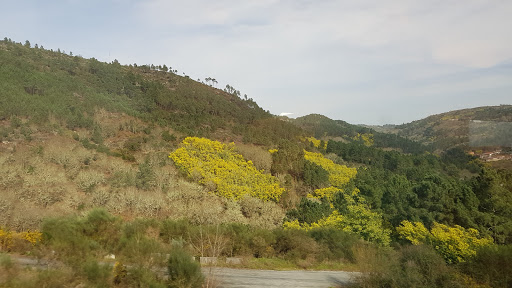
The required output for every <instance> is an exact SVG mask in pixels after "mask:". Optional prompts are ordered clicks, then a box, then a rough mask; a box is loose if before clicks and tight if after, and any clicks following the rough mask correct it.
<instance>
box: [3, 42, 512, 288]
mask: <svg viewBox="0 0 512 288" xmlns="http://www.w3.org/2000/svg"><path fill="white" fill-rule="evenodd" d="M0 64H1V65H0V79H1V80H2V81H0V195H1V197H0V219H1V220H0V251H2V252H3V251H8V252H11V251H13V252H18V253H27V254H35V255H45V257H55V258H56V259H57V260H59V261H62V262H63V263H64V265H67V267H68V268H69V270H66V269H64V270H65V271H64V272H61V274H58V276H59V277H55V279H59V281H61V282H59V283H66V282H68V280H69V279H78V280H69V281H74V282H73V283H74V284H77V286H78V285H80V284H84V283H88V284H90V285H91V286H94V285H96V284H98V285H99V284H101V283H107V282H108V283H111V284H112V283H114V284H112V285H114V286H116V285H118V284H119V283H121V284H122V285H121V287H133V286H137V285H139V286H142V287H146V286H148V287H149V286H152V285H153V284H155V283H157V284H158V285H157V286H154V287H163V286H169V285H170V284H169V282H166V280H164V279H162V278H160V277H158V276H157V275H156V274H155V273H153V272H152V271H154V270H155V266H156V267H157V269H160V271H161V269H162V267H164V266H165V265H168V267H169V272H170V273H171V274H172V273H174V272H172V271H174V270H173V267H174V266H173V265H174V264H176V263H177V264H176V266H179V267H185V268H186V267H189V268H190V269H196V270H197V267H196V268H194V267H195V266H194V265H193V264H190V263H189V264H190V265H191V266H187V265H188V264H187V265H185V266H181V264H180V263H188V262H190V258H191V257H190V255H187V254H186V253H191V254H192V255H195V256H215V257H221V258H222V259H226V258H231V257H234V256H237V257H238V256H239V257H243V259H244V261H242V262H243V265H245V267H256V268H262V267H263V268H265V269H268V268H269V267H277V268H280V269H282V268H283V267H286V268H290V267H292V268H301V269H345V268H346V267H351V269H353V267H354V266H356V267H358V269H363V270H364V269H367V267H368V266H365V265H369V266H372V267H382V266H383V265H380V264H379V262H378V261H384V262H386V263H388V262H389V263H390V264H389V265H388V266H385V267H384V268H382V269H388V270H385V271H379V272H378V273H369V274H364V276H361V277H363V278H364V277H373V276H372V275H381V276H382V277H395V276H393V275H394V274H397V273H394V271H399V273H398V275H400V276H396V277H402V278H401V279H399V280H400V281H402V282H400V281H399V282H397V283H412V282H411V281H413V280H414V279H416V278H417V277H419V276H418V273H420V272H418V271H423V270H425V271H427V270H428V271H431V270H430V269H434V268H435V269H438V270H436V271H437V272H436V273H439V275H437V274H436V275H423V276H422V277H425V278H426V279H425V281H424V283H430V284H427V285H426V286H427V287H429V286H432V285H433V283H440V282H439V281H441V282H442V283H444V284H443V285H438V286H441V287H454V286H453V285H454V283H455V282H460V281H459V279H462V278H461V277H464V279H466V278H467V279H469V280H468V281H470V280H471V281H473V280H472V279H473V278H471V277H479V276H474V275H478V274H477V273H480V272H482V271H483V270H482V269H479V268H478V269H476V268H475V269H476V270H474V271H469V272H468V271H465V270H464V271H465V272H460V271H459V270H456V269H452V268H453V266H454V265H461V266H460V267H461V269H462V268H463V267H477V265H479V264H480V262H475V263H476V264H471V265H473V266H462V265H463V264H461V263H465V262H470V261H473V260H472V259H477V258H474V257H476V256H478V255H480V254H478V253H480V252H479V251H480V249H481V248H489V249H494V248H495V247H500V248H496V249H502V248H501V247H504V248H503V249H505V252H503V253H505V255H508V254H506V253H508V252H506V249H508V247H510V245H511V244H512V225H511V223H512V222H511V219H512V199H511V195H512V186H511V185H512V182H511V181H510V180H511V179H512V173H511V172H510V171H507V170H498V169H493V168H492V167H491V166H489V165H488V163H485V162H484V161H482V160H481V159H479V158H478V157H476V156H475V155H470V154H467V153H465V151H464V150H463V149H459V148H458V147H455V149H453V148H452V147H453V146H457V145H458V144H459V142H457V141H463V140H464V137H466V138H467V137H468V136H467V135H466V136H464V134H463V132H461V131H462V130H463V129H467V128H464V126H463V125H464V124H463V123H466V122H468V123H469V121H470V120H473V123H483V122H475V121H474V120H475V119H476V118H479V119H483V120H481V121H498V120H499V121H505V120H507V121H508V120H510V118H509V117H510V106H503V107H502V106H500V107H483V108H478V109H471V110H468V111H466V110H463V111H466V112H461V111H458V112H449V113H446V114H442V116H440V115H434V116H431V117H429V118H427V119H424V120H419V121H416V122H413V123H411V124H407V125H403V126H398V127H395V128H393V129H395V130H394V133H384V132H379V131H376V130H375V129H372V128H368V127H362V126H356V125H351V124H349V123H346V122H344V121H341V120H331V119H329V118H327V117H325V116H322V115H317V114H312V115H308V116H304V117H300V118H298V119H287V118H282V117H277V116H274V115H271V114H270V113H268V112H266V111H265V110H264V109H262V108H260V107H259V106H258V105H257V103H256V102H255V101H253V100H252V99H251V98H248V97H244V98H243V99H242V98H241V97H240V92H239V91H238V90H236V89H235V88H233V87H231V86H230V85H227V86H226V88H225V89H223V90H220V89H217V88H215V87H213V84H214V83H215V81H213V80H212V79H211V78H207V79H205V81H206V82H209V83H211V84H212V85H207V84H204V83H202V81H201V80H198V81H195V80H192V79H190V78H189V77H187V76H179V75H177V71H176V70H173V69H172V68H171V69H170V71H169V68H168V67H167V66H166V65H156V66H155V65H153V64H151V65H136V64H131V65H121V64H120V63H118V61H113V62H112V63H103V62H100V61H97V60H96V59H94V58H92V59H84V58H83V57H80V56H72V55H71V53H69V54H66V53H64V52H63V51H60V49H58V50H57V51H52V50H46V49H43V48H42V47H31V45H30V43H29V42H28V41H27V42H26V43H25V44H24V45H23V44H21V43H15V42H12V41H11V40H10V39H4V41H0ZM500 109H501V110H500ZM450 117H453V118H450ZM493 117H494V118H493ZM465 121H466V122H465ZM447 123H448V124H447ZM454 123H455V124H454ZM456 124H457V125H456ZM483 124H485V125H489V123H487V122H485V123H483ZM485 125H484V126H478V125H477V126H476V127H474V128H475V130H474V131H475V135H480V136H481V137H480V138H479V139H491V136H492V135H487V134H486V133H487V132H486V131H487V130H489V129H488V127H490V126H485ZM482 127H483V128H482ZM486 127H487V128H486ZM499 129H501V130H499ZM492 130H499V131H503V132H502V133H501V134H503V135H508V134H506V132H507V131H508V130H507V127H506V126H505V127H502V126H499V127H494V128H492ZM426 131H431V132H426ZM429 133H434V134H432V135H437V136H436V138H432V137H431V139H430V140H429V141H430V142H429V141H426V140H424V139H426V138H425V137H426V136H425V135H430V134H429ZM435 133H438V134H435ZM420 135H422V136H421V137H420ZM482 135H483V136H485V137H483V136H482ZM422 137H423V138H422ZM507 137H508V136H507ZM414 139H417V140H422V139H423V140H424V141H423V140H422V141H423V142H424V143H423V144H422V143H419V142H416V141H414ZM434 140H435V141H434ZM443 141H444V142H443ZM468 141H469V140H468ZM485 141H491V140H485ZM493 141H494V140H493ZM460 143H464V142H460ZM448 144H449V145H448ZM443 145H446V146H443ZM443 147H444V148H443ZM445 148H450V149H445ZM434 149H435V151H434ZM453 235H455V236H453ZM410 244H414V246H411V245H410ZM496 244H498V245H496ZM391 247H393V249H390V248H391ZM411 247H413V248H411ZM181 249H183V250H186V252H183V251H181ZM51 251H56V252H51ZM169 251H170V252H171V254H169V255H171V256H169V257H170V258H169V259H167V258H165V257H162V255H166V254H168V253H169ZM177 251H178V252H177ZM179 251H181V252H179ZM482 251H483V250H482ZM489 251H490V250H489ZM492 251H494V250H492ZM492 251H491V252H492ZM496 251H501V250H496ZM491 252H488V253H490V254H484V256H482V257H497V256H496V255H501V254H503V253H501V252H499V253H498V252H496V254H492V253H494V252H492V253H491ZM112 253H113V254H116V255H117V257H118V258H117V259H118V261H119V262H118V263H117V264H116V265H117V266H115V267H117V268H115V269H114V270H112V269H111V267H109V266H108V267H107V266H104V265H100V264H99V262H98V261H100V260H101V261H103V260H102V259H103V257H104V255H110V254H112ZM173 253H176V254H173ZM180 253H181V254H180ZM486 253H487V252H486ZM54 254H55V255H54ZM180 255H181V256H180ZM411 255H412V256H411ZM488 255H491V256H488ZM0 256H1V257H3V255H0ZM377 256H378V257H377ZM166 257H167V256H166ZM176 257H177V258H176ZM180 257H181V258H180ZM411 257H413V259H412V260H411ZM414 257H416V258H414ZM423 257H428V259H430V260H432V261H430V260H429V263H428V264H424V263H423V261H422V260H423ZM2 259H3V258H2ZM84 259H86V260H85V261H84ZM484 260H485V259H484ZM484 260H478V261H484ZM172 261H176V263H174V264H173V262H172ZM474 261H476V260H474ZM508 261H510V259H509V260H508ZM7 262H8V261H7V260H2V262H1V263H7ZM122 262H126V263H128V264H129V265H128V266H126V267H125V266H123V264H122ZM1 263H0V264H1ZM368 263H370V264H368ZM403 263H408V265H406V266H407V267H405V266H404V265H402V264H403ZM432 263H434V264H432ZM135 264H137V265H135ZM139 264H140V265H139ZM196 264H197V263H196ZM409 264H411V265H409ZM415 265H427V266H429V265H430V266H429V267H425V269H423V268H421V269H420V268H417V267H423V266H415ZM450 265H451V266H450ZM4 266H5V265H4V264H2V265H0V276H3V275H7V276H8V277H7V276H6V277H0V286H2V285H4V284H5V283H7V284H5V285H6V287H10V286H18V287H24V286H27V287H35V286H45V285H46V286H48V287H53V286H59V285H61V284H58V285H57V284H48V283H46V282H45V281H47V280H48V279H50V278H53V277H44V275H42V274H38V276H37V275H36V276H37V277H36V276H33V277H32V278H30V277H29V278H30V279H37V280H34V281H33V282H31V283H36V284H33V285H32V286H30V285H23V284H20V283H21V282H17V281H19V279H22V278H23V277H21V276H20V275H22V274H23V273H28V274H30V273H38V272H30V271H29V272H27V271H25V272H23V271H22V270H20V269H18V270H16V269H14V270H15V272H12V271H11V270H9V269H10V268H9V267H7V266H5V267H4ZM130 266H131V267H130ZM409 266H411V267H413V266H414V267H416V268H415V269H418V270H411V269H412V268H411V269H409ZM6 267H7V268H6ZM105 267H106V268H105ZM123 267H124V268H123ZM511 267H512V266H511ZM128 268H129V271H130V272H129V273H127V272H126V269H128ZM185 268H184V269H185ZM116 269H117V270H116ZM123 269H124V270H123ZM137 269H139V270H137ZM368 269H376V268H368ZM464 269H466V268H464ZM467 269H469V268H467ZM123 271H124V272H123ZM197 271H199V270H197ZM197 271H196V272H197ZM365 271H366V270H365ZM390 271H393V272H390ZM461 271H462V270H461ZM182 272H183V271H182ZM189 272H190V271H186V272H183V274H185V275H189V276H190V274H191V273H189ZM374 272H375V271H374ZM48 273H58V272H48ZM198 273H199V274H200V272H198ZM386 273H388V274H386ZM389 273H390V274H389ZM391 274H393V275H391ZM505 274H506V273H505ZM45 275H46V274H45ZM48 275H53V274H48ZM55 275H57V274H55ZM367 275H369V276H367ZM199 276H200V275H199ZM438 276H439V279H437V278H436V277H438ZM66 277H68V278H66ZM102 277H103V278H102ZM137 277H138V278H137ZM379 277H380V276H379ZM468 277H469V278H468ZM3 278H5V279H10V280H8V281H11V282H2V281H3V280H2V279H3ZM363 278H362V279H363ZM63 279H64V280H63ZM66 279H68V280H66ZM201 279H202V278H201V277H199V278H197V279H196V280H197V281H198V283H199V282H200V280H201ZM436 279H437V280H436ZM485 279H488V278H485V277H484V276H482V277H481V279H479V278H477V280H478V282H479V283H480V281H481V282H482V283H484V282H485V281H486V280H485ZM171 280H172V279H171ZM363 280H364V279H363ZM395 280H396V279H394V280H393V279H388V280H386V281H391V282H393V281H395ZM477 280H475V281H477ZM38 281H40V282H38ZM48 281H49V280H48ZM55 281H57V280H55ZM95 281H96V282H95ZM123 281H124V282H123ZM130 281H131V282H130ZM180 281H181V280H180ZM372 281H375V279H374V280H372ZM379 281H380V280H379ZM379 281H377V282H375V283H378V282H379ZM391 282H390V283H391ZM395 282H396V281H395ZM37 283H46V284H44V285H42V284H41V285H37ZM141 283H143V284H141ZM176 283H177V282H176ZM361 283H362V282H361ZM14 284H16V285H14ZM150 284H151V285H150ZM199 284H200V283H199ZM199 284H198V285H197V287H199V286H200V285H199ZM162 285H163V286H162ZM361 285H362V284H361ZM86 286H87V285H86ZM402 286H408V285H407V284H404V285H402ZM173 287H174V286H173ZM176 287H181V286H179V285H177V286H176ZM365 287H373V286H365ZM496 287H499V286H496Z"/></svg>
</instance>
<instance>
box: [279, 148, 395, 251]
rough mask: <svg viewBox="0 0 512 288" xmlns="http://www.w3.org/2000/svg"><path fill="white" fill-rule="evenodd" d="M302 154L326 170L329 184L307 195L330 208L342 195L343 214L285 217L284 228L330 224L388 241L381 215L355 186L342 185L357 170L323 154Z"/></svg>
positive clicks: (334, 211)
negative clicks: (300, 218) (302, 219)
mask: <svg viewBox="0 0 512 288" xmlns="http://www.w3.org/2000/svg"><path fill="white" fill-rule="evenodd" d="M304 158H305V159H306V160H308V161H311V162H313V163H315V164H317V165H319V166H321V167H322V168H323V169H325V170H326V171H327V172H328V173H329V182H330V184H331V185H332V186H330V187H326V188H321V189H316V190H315V191H314V192H313V193H312V194H308V197H310V198H318V199H326V200H328V201H329V203H330V205H331V208H334V205H333V201H334V200H335V197H336V196H338V195H340V194H341V196H342V197H343V198H344V203H345V205H346V207H344V212H343V214H342V213H340V211H338V210H333V212H332V213H331V214H330V215H328V216H326V217H323V218H321V219H320V220H318V221H317V222H314V223H310V224H308V223H300V222H299V221H298V220H294V221H285V222H284V223H283V227H284V228H285V229H301V230H310V229H315V228H321V227H332V228H335V229H339V230H343V231H346V232H350V233H354V234H358V235H359V236H361V237H362V238H363V239H365V240H368V241H371V242H375V243H378V244H381V245H384V246H387V245H389V243H390V242H391V238H390V233H391V231H390V230H389V229H385V228H384V227H383V226H382V216H381V214H379V213H377V212H373V211H371V209H370V208H369V207H368V205H367V204H366V201H365V199H364V198H363V197H361V196H360V195H359V192H360V191H359V189H357V188H355V189H352V190H348V189H346V187H345V186H346V184H347V183H348V182H350V180H351V179H352V178H354V177H355V176H356V174H357V170H356V169H354V168H349V167H347V166H344V165H338V164H335V163H334V162H332V161H331V160H329V159H326V158H324V157H323V155H322V154H320V153H313V152H307V151H304Z"/></svg>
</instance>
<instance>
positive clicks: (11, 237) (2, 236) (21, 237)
mask: <svg viewBox="0 0 512 288" xmlns="http://www.w3.org/2000/svg"><path fill="white" fill-rule="evenodd" d="M42 238H43V234H42V233H41V232H39V231H30V230H28V231H27V232H19V233H17V232H12V231H7V230H5V229H1V228H0V251H9V250H11V249H12V248H13V247H14V246H15V245H14V244H15V242H16V243H19V242H17V241H22V242H23V241H28V242H29V243H30V244H32V246H35V245H36V244H38V243H39V242H41V240H42Z"/></svg>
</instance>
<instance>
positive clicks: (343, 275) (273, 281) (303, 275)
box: [11, 255, 359, 288]
mask: <svg viewBox="0 0 512 288" xmlns="http://www.w3.org/2000/svg"><path fill="white" fill-rule="evenodd" d="M11 258H12V259H13V260H14V261H15V262H17V263H18V264H20V265H24V266H32V267H34V268H39V269H48V268H50V267H52V268H53V269H55V268H57V267H59V266H61V265H62V264H60V263H58V262H48V261H45V260H37V259H34V258H31V257H25V256H18V255H16V256H14V255H11ZM202 270H203V274H204V275H205V276H206V277H210V278H213V279H214V280H215V282H216V283H218V284H219V286H218V287H222V288H256V287H280V288H287V287H290V288H301V287H308V288H328V287H335V286H336V285H337V284H338V285H339V284H348V283H350V282H352V280H353V277H356V276H358V275H359V273H358V272H344V271H300V270H299V271H298V270H293V271H274V270H249V269H233V268H223V267H217V268H209V267H203V268H202ZM161 272H163V274H166V271H165V270H163V271H161Z"/></svg>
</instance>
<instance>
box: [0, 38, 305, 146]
mask: <svg viewBox="0 0 512 288" xmlns="http://www.w3.org/2000/svg"><path fill="white" fill-rule="evenodd" d="M0 63H1V64H2V65H1V67H0V78H1V79H2V81H1V82H0V93H1V96H2V97H1V98H0V107H1V108H0V119H8V118H10V117H11V116H17V117H22V118H28V119H30V121H32V122H33V123H42V122H46V120H47V119H48V118H49V117H53V118H54V119H58V120H59V121H61V122H62V123H63V124H65V126H67V127H68V128H69V129H75V128H85V129H89V130H93V128H94V126H95V123H94V122H95V120H94V115H95V113H96V112H97V111H98V109H100V108H101V109H104V110H106V111H109V112H117V113H124V114H127V115H130V116H133V117H136V118H138V119H140V120H143V121H146V122H147V123H152V124H153V125H160V126H162V127H169V128H171V129H172V130H174V131H176V132H177V133H179V134H181V135H188V136H192V135H193V136H205V137H212V138H217V139H228V138H236V137H243V138H244V139H245V141H247V142H255V143H258V144H266V145H269V144H271V143H273V142H277V141H278V139H281V138H286V137H292V138H293V137H295V136H297V135H298V134H299V133H300V132H299V129H294V127H293V126H292V125H290V124H288V123H286V122H284V121H280V120H278V119H276V118H275V117H273V116H272V115H271V114H270V113H268V112H266V111H264V110H263V109H262V108H260V107H259V106H258V104H257V103H256V102H255V101H253V99H251V98H248V97H247V95H245V96H244V97H241V93H240V91H239V90H237V89H235V88H234V87H232V86H230V85H226V88H225V89H223V90H221V89H217V88H215V87H214V86H215V84H216V83H217V80H215V79H213V78H211V77H208V78H206V79H205V80H204V82H206V83H203V81H202V80H200V79H198V80H197V81H196V80H193V79H190V78H189V77H188V76H180V75H178V71H177V70H175V69H173V68H171V67H168V66H167V65H165V64H164V65H153V64H151V65H137V64H133V65H132V64H130V65H128V66H123V65H120V63H119V62H118V61H117V60H114V61H113V62H112V63H103V62H100V61H97V60H96V59H94V58H92V59H84V58H82V57H81V56H76V55H75V56H73V53H72V52H69V53H68V54H66V53H64V51H61V50H60V49H57V50H56V51H54V50H47V49H45V48H43V46H38V45H37V44H35V45H34V47H31V45H30V43H29V42H28V41H27V42H26V43H25V44H24V45H22V44H21V43H15V42H12V41H10V39H4V40H3V41H0ZM183 75H185V73H183ZM263 127H265V128H264V129H263ZM267 127H271V128H270V129H268V128H267Z"/></svg>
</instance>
